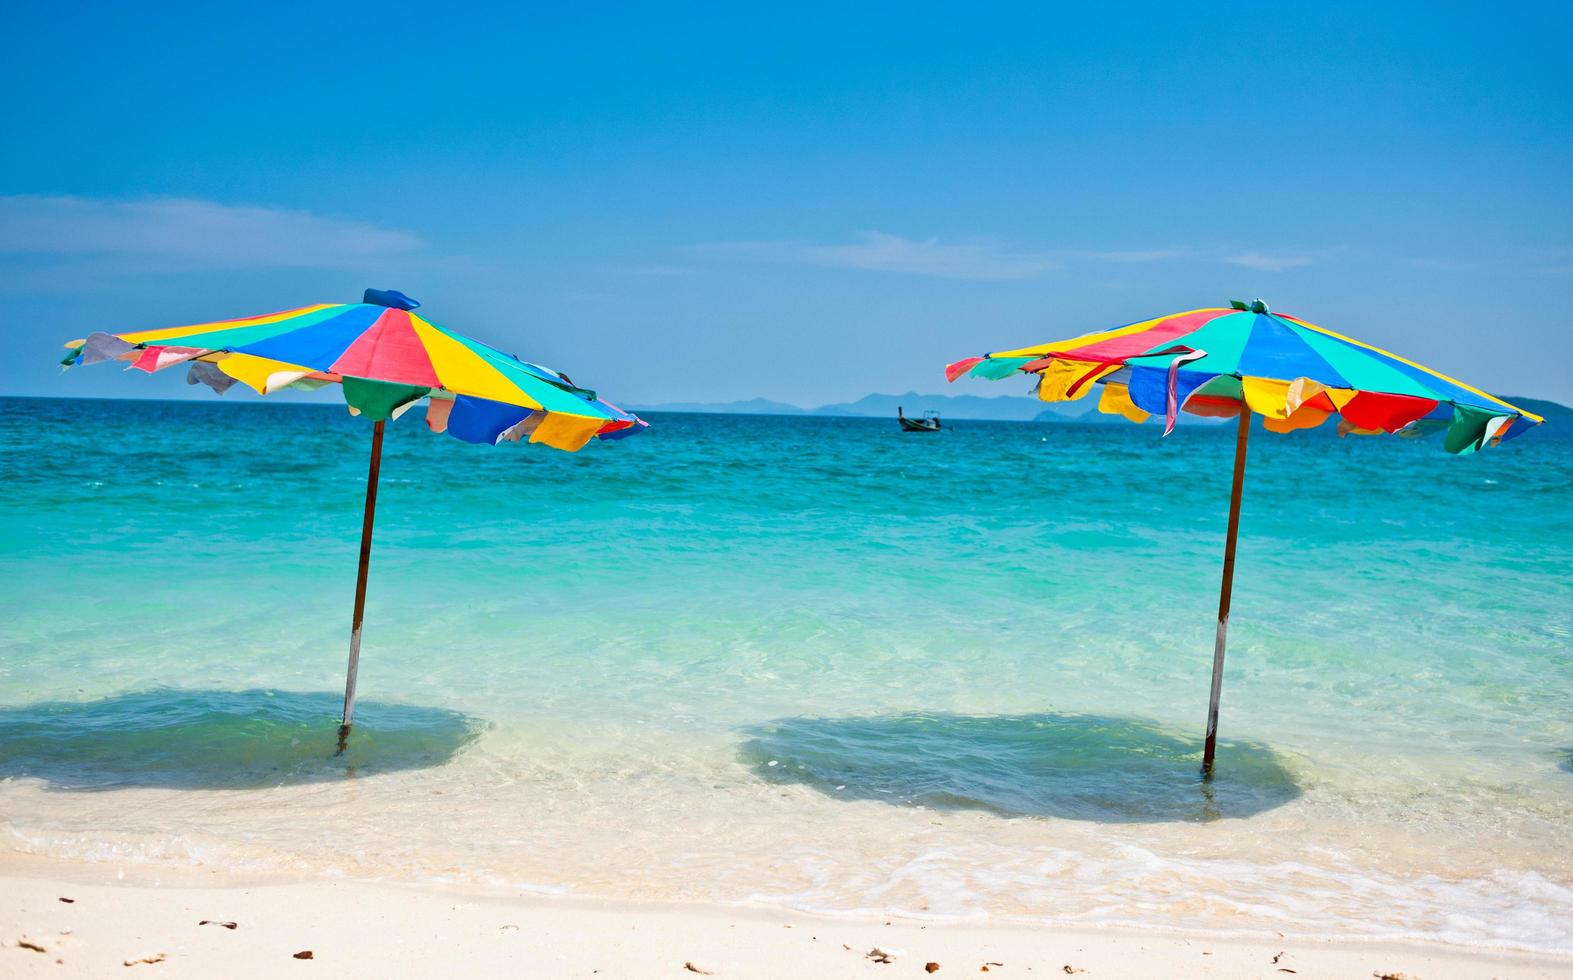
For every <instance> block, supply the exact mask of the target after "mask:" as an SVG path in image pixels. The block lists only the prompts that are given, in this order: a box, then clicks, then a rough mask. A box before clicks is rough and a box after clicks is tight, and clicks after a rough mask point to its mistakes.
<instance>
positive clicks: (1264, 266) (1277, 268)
mask: <svg viewBox="0 0 1573 980" xmlns="http://www.w3.org/2000/svg"><path fill="white" fill-rule="evenodd" d="M1223 260H1224V261H1225V262H1227V263H1229V264H1230V265H1240V266H1244V267H1245V268H1247V269H1256V270H1257V271H1259V272H1284V271H1286V270H1288V269H1298V268H1301V267H1302V266H1307V265H1310V264H1311V263H1312V262H1314V261H1316V260H1315V259H1313V258H1312V257H1311V256H1309V255H1291V254H1285V253H1279V254H1272V253H1268V252H1255V251H1249V252H1238V253H1236V254H1234V255H1226V256H1224V259H1223Z"/></svg>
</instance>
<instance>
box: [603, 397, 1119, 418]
mask: <svg viewBox="0 0 1573 980" xmlns="http://www.w3.org/2000/svg"><path fill="white" fill-rule="evenodd" d="M898 407H899V408H902V409H904V410H905V411H906V413H907V414H908V415H922V414H923V413H924V412H926V411H936V412H939V413H940V415H942V416H944V417H945V418H951V419H974V420H982V419H990V420H996V421H1004V422H1030V421H1032V420H1034V419H1036V418H1037V417H1038V416H1039V415H1042V414H1043V413H1044V412H1045V411H1048V412H1050V413H1052V414H1053V415H1054V416H1055V417H1058V418H1066V419H1071V418H1080V417H1081V416H1082V415H1085V414H1087V413H1089V412H1093V411H1094V408H1095V403H1094V402H1093V401H1092V400H1091V399H1089V400H1087V401H1079V402H1058V403H1055V404H1052V405H1049V404H1045V403H1043V402H1040V401H1038V400H1037V399H1036V398H1032V397H1019V396H1014V395H996V396H993V397H985V396H983V395H920V394H918V393H917V392H915V391H909V392H907V393H905V394H902V395H885V394H872V395H864V396H863V397H862V398H859V399H858V400H857V401H855V402H835V403H832V404H830V405H821V406H819V407H818V408H801V407H799V406H797V405H792V404H788V403H787V402H778V401H771V400H769V399H767V398H750V399H748V400H746V401H735V402H668V403H665V404H660V405H637V406H634V410H635V411H646V412H705V413H715V414H726V415H835V416H844V417H851V418H885V417H894V416H895V414H896V409H897V408H898Z"/></svg>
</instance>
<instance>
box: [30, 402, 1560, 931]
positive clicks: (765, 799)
mask: <svg viewBox="0 0 1573 980" xmlns="http://www.w3.org/2000/svg"><path fill="white" fill-rule="evenodd" d="M653 421H654V423H655V425H654V427H653V428H652V429H651V430H650V432H649V433H647V434H645V435H644V436H641V437H640V438H638V439H634V440H628V441H625V442H622V443H618V444H615V445H607V446H592V447H590V448H588V449H587V450H585V451H584V452H581V453H579V454H576V455H567V454H562V453H556V452H553V451H550V450H543V449H540V448H539V447H519V446H507V447H501V448H497V449H485V448H479V447H472V446H467V445H465V444H462V443H458V442H456V441H454V440H451V439H448V438H446V437H439V436H433V435H431V434H430V433H427V432H426V431H425V430H424V427H423V426H422V425H421V424H420V422H419V420H418V419H415V418H407V419H405V420H403V421H401V422H398V423H394V424H393V425H392V426H390V428H389V434H388V444H387V448H386V452H385V458H384V465H383V483H382V491H381V497H380V503H379V511H378V520H377V538H376V546H375V548H374V553H373V565H372V578H371V586H370V592H369V596H368V604H367V628H366V635H365V647H364V653H363V659H362V668H361V682H360V691H361V694H360V696H361V707H360V708H359V711H358V716H357V721H358V722H359V724H358V725H357V732H356V736H355V739H354V741H353V742H352V748H351V752H350V753H349V754H348V756H346V757H344V758H340V759H335V758H333V757H332V756H331V751H332V747H333V732H334V724H335V720H336V713H337V710H338V698H339V696H340V692H341V691H342V684H343V677H342V671H343V661H344V654H345V643H346V639H347V633H348V619H349V605H350V600H351V598H352V592H353V587H354V566H355V557H356V549H357V545H358V531H359V518H360V507H361V502H362V493H363V481H364V478H365V456H366V451H367V448H368V441H369V426H368V425H367V424H365V423H362V422H359V421H358V420H354V419H350V418H348V417H347V416H345V415H344V413H343V411H342V409H340V408H332V407H319V406H305V405H290V404H269V405H240V404H226V403H151V402H141V403H131V402H91V401H52V400H17V399H7V400H0V479H3V481H4V486H5V488H6V489H5V493H4V495H3V496H0V575H3V581H4V583H5V586H6V597H7V614H6V616H5V617H3V618H0V815H3V816H0V846H5V847H9V848H11V849H12V850H15V851H21V852H29V853H42V854H53V855H62V856H70V857H80V858H87V859H91V860H100V861H106V862H110V863H111V864H112V865H113V866H115V867H132V866H138V867H151V868H155V869H156V868H171V867H186V866H191V865H200V866H204V867H221V868H235V869H240V870H243V871H246V872H249V873H257V874H269V873H274V872H283V873H292V874H293V873H299V872H308V873H324V872H326V873H342V874H351V875H362V876H370V877H393V878H411V877H415V878H427V879H432V880H441V881H446V882H452V883H458V884H461V885H473V886H475V887H482V888H510V889H518V888H527V889H539V890H544V891H548V892H562V893H576V894H589V895H606V896H619V897H636V898H658V899H675V900H720V901H752V902H770V903H780V904H789V905H794V906H799V907H807V908H815V909H827V910H841V911H852V910H873V909H878V910H882V911H897V912H905V913H911V914H926V915H933V916H977V915H990V916H998V917H1012V918H1029V919H1046V918H1053V919H1069V920H1076V921H1084V922H1148V923H1152V922H1156V923H1162V924H1167V925H1172V926H1179V927H1196V928H1215V929H1216V928H1226V929H1245V930H1263V929H1271V930H1277V931H1284V932H1294V933H1318V932H1330V931H1335V930H1337V931H1344V932H1356V933H1363V934H1370V935H1421V936H1430V937H1435V938H1443V939H1449V940H1453V941H1461V942H1481V943H1495V944H1505V945H1514V946H1524V947H1533V948H1542V949H1560V950H1569V951H1573V856H1570V852H1573V848H1570V844H1573V576H1570V574H1569V571H1570V569H1573V507H1570V504H1573V441H1569V440H1566V439H1557V438H1555V437H1551V436H1549V434H1546V433H1536V434H1531V435H1529V436H1526V437H1524V438H1523V439H1521V440H1518V441H1517V442H1514V443H1511V444H1509V445H1508V446H1506V447H1503V448H1502V449H1499V450H1495V451H1490V452H1486V453H1482V454H1480V455H1478V456H1475V457H1470V458H1464V459H1458V458H1454V457H1450V456H1448V455H1447V454H1445V453H1443V452H1441V450H1440V449H1439V448H1438V447H1437V446H1435V445H1434V444H1431V443H1424V442H1421V443H1412V442H1406V441H1402V440H1396V439H1375V440H1360V439H1350V440H1338V439H1336V438H1332V437H1330V436H1329V435H1326V434H1323V433H1299V434H1296V435H1291V436H1274V435H1271V434H1268V433H1264V432H1261V431H1260V430H1259V429H1258V430H1257V432H1256V433H1255V435H1254V438H1253V440H1252V449H1251V460H1250V470H1249V472H1248V475H1247V484H1246V499H1245V511H1244V518H1243V523H1242V538H1241V543H1240V555H1239V570H1238V576H1237V581H1236V590H1235V603H1234V609H1235V612H1234V618H1233V622H1232V624H1231V634H1230V636H1231V648H1230V659H1229V666H1228V673H1227V676H1226V679H1225V690H1224V701H1223V721H1222V734H1223V736H1224V741H1225V744H1224V746H1223V747H1222V749H1221V752H1220V762H1219V765H1220V776H1219V778H1218V780H1217V781H1216V782H1215V783H1214V784H1213V785H1212V786H1210V787H1205V788H1204V787H1203V786H1202V785H1201V784H1200V783H1199V782H1198V781H1197V779H1196V777H1195V772H1196V768H1197V766H1198V764H1199V757H1200V750H1199V736H1200V731H1199V729H1200V722H1201V720H1202V717H1203V714H1204V712H1205V709H1206V695H1207V690H1206V685H1207V675H1208V670H1209V665H1210V661H1211V648H1212V629H1213V623H1212V620H1213V615H1214V611H1215V608H1216V602H1217V577H1218V570H1219V560H1220V555H1221V551H1222V533H1223V524H1224V517H1225V514H1226V509H1227V491H1228V478H1229V462H1230V459H1231V453H1232V449H1233V446H1232V427H1224V428H1192V429H1182V430H1180V431H1179V432H1177V433H1175V435H1173V436H1171V437H1170V438H1169V439H1167V440H1160V439H1159V438H1158V434H1157V431H1156V430H1154V429H1152V428H1150V427H1135V426H1125V425H1113V426H1100V427H1087V426H1075V425H1055V426H1040V425H1028V424H1012V423H979V422H971V423H959V428H957V429H956V430H954V431H949V432H944V433H941V434H939V435H937V436H923V435H916V436H909V435H902V434H900V433H898V432H896V431H894V423H893V421H883V420H880V421H874V420H839V419H786V418H757V417H737V416H681V415H672V416H659V415H658V416H656V417H655V418H654V419H653Z"/></svg>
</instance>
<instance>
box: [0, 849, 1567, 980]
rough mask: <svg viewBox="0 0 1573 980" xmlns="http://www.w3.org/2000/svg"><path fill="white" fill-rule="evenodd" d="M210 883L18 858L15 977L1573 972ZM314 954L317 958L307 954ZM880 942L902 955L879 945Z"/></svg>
mask: <svg viewBox="0 0 1573 980" xmlns="http://www.w3.org/2000/svg"><path fill="white" fill-rule="evenodd" d="M211 877H212V878H213V879H214V883H213V884H210V885H200V886H197V885H191V884H187V883H182V884H180V885H178V886H164V885H152V884H135V885H132V884H126V883H124V882H115V881H114V878H115V872H113V871H112V870H110V866H109V865H74V864H64V863H61V862H56V861H45V860H40V859H33V858H22V857H18V856H15V855H11V856H7V857H6V858H4V859H3V861H0V894H3V895H4V910H3V915H4V919H5V922H4V930H5V931H4V933H3V935H0V940H3V945H0V975H3V976H7V977H12V976H16V977H32V976H56V977H61V976H71V977H79V976H92V977H97V976H114V977H132V976H137V975H148V976H166V977H214V976H225V977H273V976H283V975H290V974H292V973H298V974H300V975H309V974H311V973H313V972H315V973H317V974H321V973H322V972H323V971H328V972H329V973H331V974H332V975H334V976H339V977H346V976H354V977H359V976H442V975H460V974H462V975H466V976H530V977H591V976H596V977H685V976H686V977H694V976H701V975H713V976H717V977H854V976H890V977H895V976H920V975H921V976H926V975H929V974H930V973H933V974H938V975H939V976H941V977H944V976H960V975H975V974H980V973H984V972H987V973H989V974H991V975H997V976H1063V975H1067V974H1070V975H1085V976H1087V977H1089V978H1091V977H1286V976H1291V975H1294V976H1299V977H1362V978H1363V977H1373V976H1375V977H1383V976H1392V977H1398V976H1403V977H1408V978H1411V980H1421V978H1423V980H1441V978H1449V977H1460V978H1464V977H1468V978H1475V977H1479V978H1486V977H1499V978H1515V980H1518V978H1534V977H1546V978H1550V977H1567V976H1573V958H1569V957H1554V956H1543V955H1527V954H1520V953H1513V952H1508V951H1500V950H1488V949H1480V948H1466V947H1456V946H1447V945H1443V944H1404V943H1388V942H1372V941H1361V940H1351V939H1337V938H1328V939H1318V940H1307V939H1292V938H1277V937H1273V938H1265V939H1264V938H1233V937H1223V936H1208V935H1203V934H1180V933H1175V932H1167V931H1162V930H1152V931H1147V930H1141V931H1136V930H1091V929H1086V928H1061V927H1043V926H1027V925H1013V924H995V925H990V924H974V923H938V922H922V921H917V920H912V919H890V920H884V919H870V918H867V917H856V918H854V917H846V918H831V917H816V916H808V915H801V914H794V913H791V912H786V911H780V910H765V909H757V908H745V907H726V906H681V905H653V904H652V905H639V904H631V903H600V902H590V901H580V900H569V899H547V898H541V897H538V896H525V895H520V896H517V897H511V898H503V897H477V896H474V895H469V894H460V893H448V892H443V891H439V890H434V889H430V888H421V889H417V888H408V887H401V886H399V885H394V884H363V883H352V882H348V881H322V880H318V881H301V882H295V883H282V884H265V885H235V884H224V883H219V882H218V880H217V879H219V878H220V875H219V874H218V873H217V872H214V873H212V874H211ZM67 899H69V900H70V901H66V900H67ZM204 921H206V924H204ZM222 923H233V924H234V928H233V929H231V928H228V927H227V926H225V925H223V924H222ZM308 950H309V951H310V953H311V955H310V957H309V959H308V958H301V957H298V956H297V954H300V953H303V952H305V951H308ZM875 950H880V951H883V952H884V953H886V954H889V960H890V961H889V962H880V961H879V960H878V959H877V958H876V957H873V956H871V955H870V954H871V953H872V952H873V951H875ZM929 964H937V968H935V969H932V970H931V969H930V968H929Z"/></svg>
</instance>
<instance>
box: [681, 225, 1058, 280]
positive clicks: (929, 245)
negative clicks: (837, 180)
mask: <svg viewBox="0 0 1573 980" xmlns="http://www.w3.org/2000/svg"><path fill="white" fill-rule="evenodd" d="M701 247H702V248H705V249H707V250H711V251H724V252H732V253H737V254H745V255H755V256H758V257H761V258H766V259H774V260H776V261H785V262H800V263H805V264H809V265H822V266H830V267H833V268H843V269H869V270H874V271H879V272H898V273H905V274H907V275H917V276H933V277H936V278H941V279H982V280H996V281H1000V280H1011V279H1030V278H1032V277H1033V276H1036V275H1038V274H1040V273H1043V272H1047V271H1049V270H1050V269H1054V268H1056V267H1057V266H1058V265H1059V263H1058V261H1057V260H1056V259H1055V257H1054V256H1053V255H1051V254H1050V253H1047V252H1031V251H1020V250H1015V249H1009V248H1005V247H1003V246H1001V245H999V244H996V243H994V242H989V241H972V242H942V241H940V240H939V239H938V238H925V239H911V238H903V237H902V236H900V235H892V234H888V233H886V232H882V231H869V232H864V233H863V234H861V235H859V236H858V239H857V240H856V241H854V242H848V243H846V244H839V245H809V244H802V243H796V242H720V243H716V244H712V245H706V246H701Z"/></svg>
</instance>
